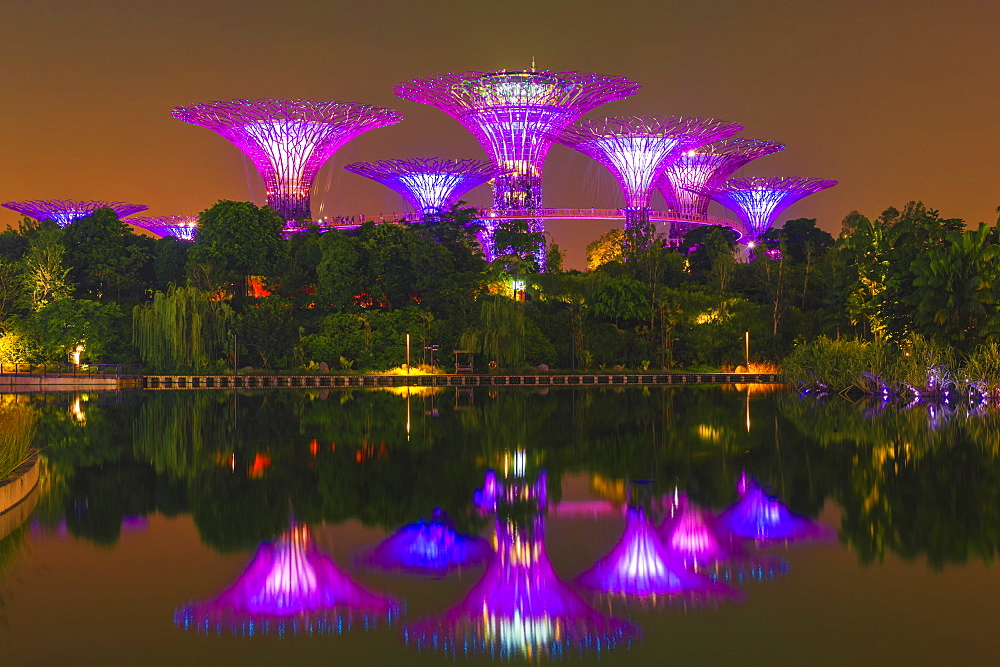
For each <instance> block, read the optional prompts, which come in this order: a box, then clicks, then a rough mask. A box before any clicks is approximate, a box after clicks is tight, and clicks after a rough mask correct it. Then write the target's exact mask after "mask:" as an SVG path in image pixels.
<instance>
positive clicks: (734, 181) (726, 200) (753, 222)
mask: <svg viewBox="0 0 1000 667" xmlns="http://www.w3.org/2000/svg"><path fill="white" fill-rule="evenodd" d="M836 184H837V181H830V180H825V179H821V178H808V177H805V176H775V177H763V178H760V177H758V178H731V179H729V180H728V181H725V182H724V183H719V184H717V185H711V186H706V187H690V188H688V189H689V190H690V191H691V192H694V193H695V194H698V195H702V196H705V197H708V198H710V199H712V200H714V201H717V202H719V203H720V204H722V205H723V206H725V207H726V208H728V209H730V210H731V211H733V212H734V213H736V215H738V216H739V217H740V219H741V220H742V221H743V224H744V225H745V226H746V231H747V236H748V237H749V239H748V240H749V241H751V242H752V241H753V240H754V239H756V238H757V237H758V236H760V235H761V234H763V233H764V232H766V231H767V230H768V229H770V228H771V225H772V224H773V223H774V221H775V219H776V218H777V217H778V215H780V214H781V212H782V211H784V210H785V209H786V208H788V207H789V206H791V205H792V204H794V203H795V202H797V201H798V200H800V199H802V198H803V197H808V196H809V195H811V194H814V193H816V192H819V191H820V190H825V189H826V188H832V187H833V186H834V185H836Z"/></svg>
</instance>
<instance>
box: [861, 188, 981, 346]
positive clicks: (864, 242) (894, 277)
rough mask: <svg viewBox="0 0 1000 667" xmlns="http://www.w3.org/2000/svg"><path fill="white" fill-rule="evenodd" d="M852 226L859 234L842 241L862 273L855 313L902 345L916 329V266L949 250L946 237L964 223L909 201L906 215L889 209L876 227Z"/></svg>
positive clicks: (866, 223)
mask: <svg viewBox="0 0 1000 667" xmlns="http://www.w3.org/2000/svg"><path fill="white" fill-rule="evenodd" d="M852 223H853V224H855V225H856V227H855V229H854V231H853V232H852V233H850V234H849V235H846V236H843V237H842V244H843V248H844V251H845V253H846V256H847V260H848V264H849V265H853V266H855V267H856V271H857V273H856V277H855V279H854V281H853V283H854V284H853V287H852V289H851V295H850V297H849V305H850V309H851V314H852V316H853V317H854V318H855V321H859V320H860V321H864V322H866V323H867V324H868V326H869V328H870V330H871V331H872V333H874V334H875V336H876V337H878V338H886V339H888V340H892V341H896V342H903V341H905V340H906V338H907V337H908V335H909V333H910V331H911V330H912V327H913V312H914V311H913V304H912V303H911V297H912V295H913V290H914V280H915V278H916V275H915V274H914V271H913V266H914V263H915V262H916V261H917V260H918V259H920V258H922V257H924V256H926V255H927V254H928V253H930V252H933V251H935V250H936V249H939V248H940V247H942V246H943V245H945V237H946V236H947V235H948V234H949V233H950V232H953V231H958V230H960V229H962V227H963V224H964V223H963V222H962V221H961V220H959V219H957V218H942V217H941V216H940V214H939V213H938V211H936V210H933V209H928V208H926V207H925V206H924V205H923V204H922V203H920V202H909V203H908V204H907V205H906V206H905V207H904V208H903V211H902V212H900V211H899V210H897V209H895V208H892V207H890V208H888V209H886V210H885V211H884V212H883V213H882V215H881V216H879V218H878V219H876V220H875V221H874V222H871V221H868V220H867V219H866V218H863V217H861V218H854V219H853V221H852Z"/></svg>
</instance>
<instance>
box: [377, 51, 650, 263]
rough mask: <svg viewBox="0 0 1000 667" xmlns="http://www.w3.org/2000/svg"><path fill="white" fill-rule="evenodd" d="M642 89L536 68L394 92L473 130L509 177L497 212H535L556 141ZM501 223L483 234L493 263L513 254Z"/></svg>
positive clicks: (441, 79) (414, 83)
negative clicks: (502, 241) (502, 240)
mask: <svg viewBox="0 0 1000 667" xmlns="http://www.w3.org/2000/svg"><path fill="white" fill-rule="evenodd" d="M638 90H639V84H637V83H635V82H633V81H630V80H628V79H626V78H623V77H618V76H608V75H604V74H587V73H582V72H550V71H536V70H534V69H530V70H517V71H511V72H507V71H502V72H475V71H474V72H465V73H464V74H444V75H440V76H435V77H431V78H427V79H413V80H411V81H405V82H403V83H401V84H399V85H398V86H396V87H395V88H394V89H393V92H395V93H396V95H398V96H400V97H402V98H403V99H407V100H412V101H414V102H421V103H423V104H430V105H431V106H434V107H437V108H438V109H440V110H441V111H444V112H445V113H447V114H448V115H449V116H451V117H452V118H454V119H455V120H457V121H458V122H459V123H461V124H462V126H463V127H465V128H466V129H467V130H469V131H470V132H472V134H473V135H475V137H476V138H477V139H478V140H479V142H480V143H481V144H482V146H483V148H484V149H485V150H486V153H487V154H488V155H489V156H490V159H491V160H492V161H493V163H494V164H495V165H496V166H497V168H498V170H499V171H500V172H501V173H502V174H503V175H501V176H498V177H497V178H496V179H495V180H494V188H493V206H494V207H495V208H497V209H501V210H518V211H530V210H531V209H537V208H541V207H542V165H543V163H544V162H545V156H546V155H547V154H548V152H549V148H550V147H551V146H552V139H551V137H552V136H553V135H557V134H559V132H561V131H562V130H563V129H564V128H565V127H567V126H569V125H570V124H571V123H573V122H574V121H575V120H576V119H577V118H579V117H580V116H582V115H583V114H585V113H587V112H588V111H590V110H591V109H594V108H595V107H598V106H600V105H602V104H605V103H607V102H611V101H613V100H618V99H622V98H624V97H628V96H629V95H632V94H633V93H635V92H637V91H638ZM500 224H503V223H502V222H500V221H497V220H491V221H488V222H487V224H486V229H485V231H484V233H483V235H482V241H483V249H484V250H485V252H486V258H487V259H488V260H491V261H492V260H493V259H494V258H495V257H496V256H497V254H498V252H499V254H503V253H504V252H506V251H507V250H508V249H506V248H496V247H494V244H493V232H494V231H495V230H496V228H497V227H498V226H499V225H500ZM528 226H529V229H530V231H532V232H542V231H544V229H543V225H542V221H541V220H531V221H529V225H528ZM542 251H543V248H542V247H539V249H538V251H537V252H536V253H535V256H536V259H540V258H542V257H543V256H544V253H543V252H542Z"/></svg>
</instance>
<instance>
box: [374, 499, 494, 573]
mask: <svg viewBox="0 0 1000 667" xmlns="http://www.w3.org/2000/svg"><path fill="white" fill-rule="evenodd" d="M492 553H493V547H492V545H491V544H490V543H489V542H488V541H487V540H484V539H483V538H481V537H475V536H471V535H461V534H459V533H457V532H455V526H454V524H453V523H452V522H451V521H450V520H449V519H448V518H447V517H446V516H445V515H444V514H443V513H442V512H441V511H440V510H435V513H434V518H433V519H432V520H430V521H417V522H414V523H411V524H407V525H406V526H403V527H402V528H400V529H399V530H397V531H396V532H395V533H393V534H392V535H391V536H389V537H387V538H386V539H385V540H383V541H382V542H381V543H380V544H379V545H378V546H377V547H375V548H374V549H373V550H372V551H371V552H370V553H369V554H367V555H366V556H365V558H364V561H365V563H367V564H368V565H371V566H374V567H379V568H383V569H387V570H403V571H406V572H416V573H422V574H432V575H442V574H445V573H447V572H448V571H449V570H451V569H453V568H456V567H467V566H472V565H478V564H480V563H482V562H484V561H486V560H487V559H488V558H489V557H490V555H491V554H492Z"/></svg>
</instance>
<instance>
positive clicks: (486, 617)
mask: <svg viewBox="0 0 1000 667" xmlns="http://www.w3.org/2000/svg"><path fill="white" fill-rule="evenodd" d="M519 472H520V471H518V473H519ZM511 476H514V474H511ZM507 482H509V483H505V482H500V481H499V480H498V479H497V478H496V475H495V474H493V475H491V476H489V477H488V478H487V484H486V487H487V490H489V489H492V490H493V491H495V492H496V493H493V494H492V497H494V498H496V499H497V504H496V509H497V512H498V517H497V520H496V536H495V540H496V553H495V555H494V556H493V559H492V560H491V561H490V563H489V565H488V566H487V568H486V572H485V573H484V574H483V577H482V579H480V580H479V582H478V583H477V584H476V585H475V587H473V589H472V590H471V591H470V592H469V594H468V595H467V596H466V597H465V599H464V600H463V601H462V602H461V603H460V604H458V605H457V606H456V607H454V608H453V609H452V610H451V611H449V612H448V613H446V614H445V615H443V616H438V617H433V618H428V619H424V620H422V621H417V622H415V623H413V624H410V625H408V626H406V627H405V629H404V638H405V640H406V642H407V643H408V644H413V645H415V646H416V647H417V649H419V650H427V649H434V650H438V651H441V652H444V653H446V654H449V655H452V656H457V655H459V654H463V655H470V654H473V653H481V654H488V655H489V656H490V657H491V658H494V659H501V660H508V659H511V658H525V659H537V658H539V657H550V658H555V657H560V656H563V655H565V654H566V653H568V652H569V651H571V650H574V649H575V650H576V651H577V652H578V653H584V652H601V651H604V650H608V649H611V648H614V647H616V646H619V645H620V644H623V643H627V642H629V641H631V639H632V638H633V637H634V636H635V635H636V634H637V629H636V628H635V627H634V626H632V625H631V624H629V623H627V622H625V621H622V620H619V619H614V618H610V617H606V616H604V615H602V614H600V613H598V612H597V611H595V610H594V609H592V608H591V607H590V606H588V605H587V604H586V603H585V602H584V601H583V600H582V599H581V598H580V597H579V596H578V595H577V594H576V593H574V592H573V591H572V590H571V589H570V588H569V587H568V586H567V585H566V584H564V583H563V582H562V581H560V580H559V577H558V576H557V575H556V573H555V571H554V570H553V569H552V564H551V563H550V562H549V559H548V555H547V554H546V551H545V520H544V517H543V514H542V512H543V511H544V509H545V507H544V503H545V493H544V489H545V482H544V473H542V474H540V475H539V476H538V478H537V479H536V480H535V483H533V484H531V483H522V482H523V480H522V479H515V480H507ZM481 495H482V494H481ZM508 497H509V498H512V499H513V502H511V503H508V502H507V501H506V498H508ZM525 513H527V515H528V516H527V518H519V517H523V516H524V514H525Z"/></svg>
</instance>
